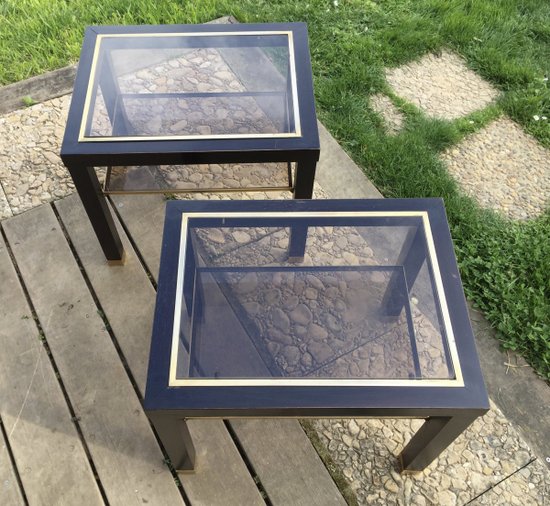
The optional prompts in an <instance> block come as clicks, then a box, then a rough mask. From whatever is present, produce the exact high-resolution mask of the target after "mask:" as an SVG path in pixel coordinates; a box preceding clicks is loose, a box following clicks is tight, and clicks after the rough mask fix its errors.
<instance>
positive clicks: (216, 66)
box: [81, 32, 299, 140]
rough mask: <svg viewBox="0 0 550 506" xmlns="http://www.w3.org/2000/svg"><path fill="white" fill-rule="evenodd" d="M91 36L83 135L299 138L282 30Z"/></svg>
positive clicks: (288, 55) (288, 54) (287, 41)
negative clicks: (94, 38) (94, 41)
mask: <svg viewBox="0 0 550 506" xmlns="http://www.w3.org/2000/svg"><path fill="white" fill-rule="evenodd" d="M172 35H173V36H170V34H158V35H157V36H152V35H148V36H144V37H140V36H137V35H126V36H124V37H113V36H108V35H102V36H99V37H98V42H97V44H99V51H98V53H97V54H96V56H95V57H94V66H93V75H92V77H93V78H92V80H91V85H90V86H91V88H90V89H89V90H88V100H89V108H88V111H87V114H86V115H85V117H84V125H83V133H82V136H81V137H84V138H88V139H90V138H92V139H93V138H100V137H107V138H111V140H112V138H127V137H143V138H149V137H152V138H155V137H168V138H178V137H181V138H186V137H197V136H200V137H212V138H217V137H243V136H244V137H246V136H273V135H299V119H298V117H297V109H296V107H295V103H294V102H295V93H294V91H293V90H295V87H296V83H295V76H294V70H293V65H294V64H293V62H292V61H291V58H292V53H291V51H292V49H291V44H292V40H291V38H290V36H289V33H280V34H276V35H270V34H269V33H268V32H266V33H261V32H260V33H259V34H250V33H248V34H247V33H246V32H241V33H227V34H223V35H220V34H218V35H213V34H212V33H210V34H206V33H205V34H172Z"/></svg>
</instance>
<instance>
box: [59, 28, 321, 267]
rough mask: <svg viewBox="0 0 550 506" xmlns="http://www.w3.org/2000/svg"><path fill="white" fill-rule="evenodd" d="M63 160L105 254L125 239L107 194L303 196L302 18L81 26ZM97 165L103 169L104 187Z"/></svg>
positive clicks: (307, 95) (312, 144)
mask: <svg viewBox="0 0 550 506" xmlns="http://www.w3.org/2000/svg"><path fill="white" fill-rule="evenodd" d="M61 158H62V160H63V162H64V163H65V165H66V166H67V168H68V169H69V171H70V173H71V176H72V177H73V180H74V181H75V187H76V189H77V191H78V192H79V194H80V196H81V199H82V201H83V204H84V206H85V208H86V210H87V212H88V215H89V217H90V219H91V221H92V225H94V229H95V231H96V234H97V235H98V238H99V239H100V242H101V244H102V246H103V249H104V252H105V255H106V257H107V259H108V260H119V259H120V258H121V256H122V246H121V243H120V240H119V238H118V234H117V233H116V229H115V228H114V226H113V225H112V219H111V216H110V214H109V213H108V209H107V206H106V204H105V202H104V193H105V194H106V193H150V192H157V193H177V192H211V191H215V192H224V191H238V190H241V191H269V190H277V191H280V190H287V191H292V192H293V194H294V197H295V198H300V199H305V198H311V195H312V192H313V181H314V177H315V168H316V162H317V160H318V159H319V133H318V129H317V119H316V113H315V101H314V96H313V81H312V75H311V62H310V56H309V46H308V37H307V27H306V25H305V24H304V23H273V24H205V25H161V26H147V25H144V26H96V27H88V28H87V30H86V34H85V38H84V43H83V46H82V52H81V57H80V62H79V66H78V72H77V76H76V80H75V85H74V91H73V96H72V100H71V106H70V109H69V115H68V119H67V125H66V130H65V136H64V139H63V143H62V147H61ZM95 167H107V168H108V169H107V175H106V177H105V182H104V186H103V188H102V189H100V187H99V183H98V177H97V175H96V173H95V171H94V170H92V169H94V168H95ZM96 195H97V196H96Z"/></svg>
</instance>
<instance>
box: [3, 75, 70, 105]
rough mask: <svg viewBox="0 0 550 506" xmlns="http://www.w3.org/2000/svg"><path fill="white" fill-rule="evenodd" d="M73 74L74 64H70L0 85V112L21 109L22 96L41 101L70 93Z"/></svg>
mask: <svg viewBox="0 0 550 506" xmlns="http://www.w3.org/2000/svg"><path fill="white" fill-rule="evenodd" d="M75 75H76V65H70V66H68V67H63V68H61V69H57V70H52V71H51V72H46V73H45V74H41V75H39V76H34V77H31V78H29V79H25V80H24V81H19V82H17V83H13V84H8V85H6V86H2V87H0V114H6V113H8V112H11V111H15V110H16V109H21V108H22V107H23V106H24V103H23V98H24V97H31V98H32V99H33V100H34V101H35V102H43V101H45V100H50V99H52V98H55V97H60V96H61V95H65V94H67V93H70V92H71V91H72V89H73V82H74V77H75Z"/></svg>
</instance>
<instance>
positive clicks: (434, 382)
mask: <svg viewBox="0 0 550 506" xmlns="http://www.w3.org/2000/svg"><path fill="white" fill-rule="evenodd" d="M289 216H291V217H296V218H307V217H312V218H332V217H346V216H348V217H358V216H364V217H373V218H376V217H379V218H385V217H388V218H391V217H403V216H410V217H419V218H421V219H422V222H423V225H424V231H425V236H426V243H427V247H428V254H429V259H430V261H431V263H432V269H433V274H434V281H435V286H436V292H437V296H438V298H439V305H440V310H441V315H442V318H443V325H444V328H445V334H446V337H447V345H448V347H449V354H450V356H451V362H452V365H453V367H454V371H455V378H454V379H390V378H384V379H367V378H355V379H351V378H349V379H329V378H320V379H319V378H316V379H311V378H308V379H305V378H299V377H297V378H288V377H286V378H278V377H274V378H223V379H219V378H199V379H196V378H184V379H182V378H177V376H176V370H177V360H178V349H179V334H180V325H181V311H182V297H183V274H184V267H185V253H186V249H187V248H186V246H187V229H188V226H189V220H190V219H193V218H259V217H266V218H278V217H289ZM442 337H443V336H442ZM168 386H170V387H185V386H193V387H212V386H218V387H221V386H223V387H228V386H265V387H274V386H342V387H346V386H363V387H378V386H394V387H463V386H464V378H463V375H462V369H461V366H460V360H459V357H458V349H457V346H456V340H455V338H454V333H453V328H452V324H451V317H450V314H449V308H448V305H447V300H446V297H445V291H444V288H443V279H442V277H441V272H440V270H439V263H438V261H437V255H436V251H435V243H434V239H433V235H432V230H431V225H430V220H429V216H428V213H427V211H334V212H330V211H319V212H315V211H310V212H259V213H258V212H255V213H253V212H242V213H239V212H236V213H220V212H217V213H208V212H206V213H204V212H198V213H185V214H182V219H181V238H180V248H179V257H178V272H177V281H176V297H175V307H174V325H173V328H172V347H171V350H170V370H169V377H168Z"/></svg>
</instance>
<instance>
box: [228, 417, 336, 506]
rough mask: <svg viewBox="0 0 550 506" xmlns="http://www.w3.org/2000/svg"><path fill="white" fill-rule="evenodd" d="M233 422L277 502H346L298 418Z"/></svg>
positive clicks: (301, 505)
mask: <svg viewBox="0 0 550 506" xmlns="http://www.w3.org/2000/svg"><path fill="white" fill-rule="evenodd" d="M231 425H232V427H233V430H234V431H235V433H236V434H237V437H238V438H239V442H240V443H241V445H242V447H243V448H244V449H245V452H246V455H247V456H248V458H249V459H250V461H251V462H252V464H253V466H254V469H255V470H256V472H257V473H258V476H260V478H261V480H262V485H263V486H264V488H265V490H266V491H267V493H268V495H269V498H270V499H271V502H272V503H273V504H292V505H294V506H309V505H311V504H315V505H316V506H337V505H342V506H345V504H346V501H345V500H344V498H343V497H342V495H341V494H340V491H339V490H338V488H337V487H336V485H335V483H334V481H333V480H332V478H331V477H330V475H329V473H328V471H327V469H326V468H325V466H324V464H323V463H322V461H321V459H320V458H319V455H317V452H316V451H315V449H314V448H313V446H312V445H311V443H310V441H309V439H308V438H307V436H306V435H305V434H304V432H303V430H302V428H301V427H300V424H299V423H298V422H297V421H296V420H283V419H277V420H252V419H250V420H232V421H231ZM285 463H286V465H285Z"/></svg>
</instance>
